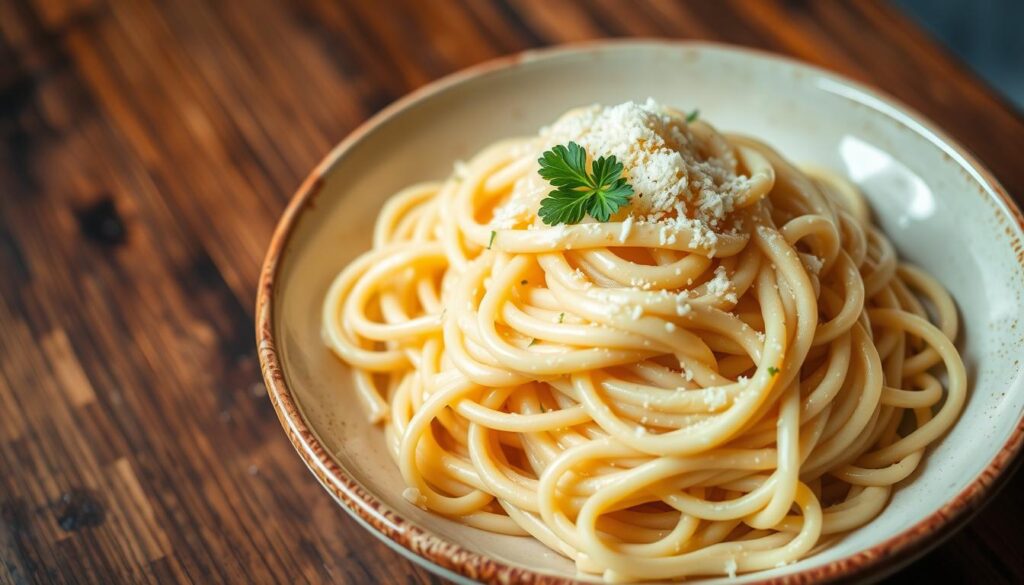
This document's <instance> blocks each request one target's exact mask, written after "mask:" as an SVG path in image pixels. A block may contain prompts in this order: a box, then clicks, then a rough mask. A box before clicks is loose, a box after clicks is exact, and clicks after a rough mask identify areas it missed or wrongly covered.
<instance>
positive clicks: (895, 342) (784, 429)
mask: <svg viewBox="0 0 1024 585" xmlns="http://www.w3.org/2000/svg"><path fill="white" fill-rule="evenodd" d="M542 209H544V210H545V211H544V213H543V214H542V213H541V210H542ZM323 331H324V339H325V341H326V343H327V345H328V346H329V347H330V348H331V349H332V350H333V351H334V352H335V353H336V354H337V355H338V356H339V357H340V358H341V359H342V360H344V361H345V362H347V363H348V364H350V365H351V369H352V376H353V382H354V383H353V384H351V385H349V384H345V383H342V382H341V381H339V382H338V388H339V390H338V398H337V399H338V401H339V402H344V401H349V400H351V399H352V390H354V393H355V394H356V395H358V397H359V399H360V400H361V401H362V402H363V404H364V405H365V407H366V410H367V412H368V415H369V416H370V418H371V419H372V420H373V421H375V422H379V423H380V424H381V425H382V426H383V429H384V433H383V435H384V438H383V440H385V441H387V445H388V448H389V450H390V453H391V455H392V457H393V458H394V461H395V464H396V465H397V466H398V468H399V469H400V471H401V475H402V477H403V478H404V481H405V483H406V488H405V491H404V492H403V496H404V497H405V498H406V499H408V500H409V501H411V502H412V503H414V504H415V505H417V506H420V507H422V508H424V509H426V510H430V511H431V512H434V513H436V514H440V515H443V516H446V517H448V518H451V519H453V520H455V521H458V522H462V523H465V524H468V525H470V526H474V527H477V528H479V529H481V530H486V531H490V532H497V533H502V534H509V535H522V536H527V535H528V536H532V537H533V538H535V539H536V540H538V541H540V542H541V543H543V544H544V545H546V546H547V547H549V548H550V549H552V550H554V551H556V552H558V553H560V554H562V555H564V556H566V557H567V558H569V559H571V560H572V561H574V562H575V564H576V567H577V569H578V571H580V572H581V573H584V574H594V575H599V576H601V577H603V578H604V579H605V580H607V581H609V582H626V581H644V580H671V579H682V578H685V577H690V576H699V575H735V574H737V573H746V572H750V571H757V570H763V569H769V568H772V567H778V566H782V565H785V564H788V563H792V562H795V561H797V560H799V559H801V558H803V557H805V556H808V555H810V554H812V553H814V552H815V551H817V550H819V549H820V548H821V547H824V546H827V545H828V544H829V542H830V541H831V540H833V539H835V538H836V537H837V536H839V535H841V534H843V533H844V532H847V531H849V530H852V529H854V528H857V527H859V526H861V525H864V524H865V523H868V522H870V521H871V520H872V519H873V518H874V517H875V516H877V515H878V514H879V513H880V512H881V511H882V509H883V508H884V507H885V506H886V504H887V502H888V501H889V499H890V497H891V495H892V493H893V490H894V489H896V487H897V485H898V484H899V483H900V482H901V481H902V480H904V479H906V478H908V477H909V476H910V475H911V474H912V473H913V472H914V470H915V468H917V466H918V465H919V464H920V463H921V461H922V459H923V458H924V457H925V456H926V450H927V448H928V446H929V445H930V444H931V443H932V442H934V441H935V440H937V439H938V438H939V437H941V436H942V435H943V433H944V432H945V431H946V430H948V429H949V428H950V426H951V425H953V424H954V423H955V421H956V419H957V416H958V415H959V413H960V410H961V408H962V406H963V404H964V401H965V398H966V395H967V380H966V374H965V371H964V366H963V363H962V361H961V358H960V355H959V353H958V352H957V349H956V348H955V346H954V345H953V342H952V340H953V339H954V338H955V337H956V335H957V313H956V308H955V306H954V304H953V301H952V299H951V298H950V296H949V294H948V293H947V292H946V291H945V290H944V289H943V287H942V286H941V285H940V284H939V283H938V282H937V281H936V280H935V279H934V278H932V277H931V276H930V275H928V274H926V273H925V272H924V271H922V270H920V269H918V268H915V267H913V266H911V265H909V264H906V263H903V262H900V260H899V259H898V258H897V255H896V252H895V250H894V249H893V246H892V244H891V243H890V242H889V240H888V239H887V238H886V236H885V234H883V233H882V232H881V231H880V230H879V229H878V228H877V227H876V226H875V225H874V224H873V223H872V219H871V216H870V213H869V209H868V206H867V205H866V203H865V201H864V199H863V197H862V195H861V193H860V192H858V190H857V188H856V187H855V186H854V185H852V184H851V183H849V182H847V181H846V180H844V179H842V178H841V177H839V176H837V175H835V174H831V173H828V172H825V171H817V170H815V171H811V170H801V169H800V168H798V167H796V166H794V164H793V163H791V162H789V161H787V160H786V159H785V158H783V157H782V156H781V155H780V154H779V153H777V152H775V151H774V150H773V149H772V148H771V147H769V146H767V145H765V144H763V143H761V142H759V141H757V140H755V139H753V138H750V137H745V136H740V135H732V134H722V133H719V132H717V131H716V130H715V129H714V128H713V127H712V126H711V125H710V124H708V123H707V122H705V121H704V120H703V119H702V118H700V116H699V115H698V114H697V113H696V112H693V113H690V114H689V115H687V114H685V113H682V112H679V111H676V110H673V109H670V108H667V107H664V106H661V105H659V104H657V103H655V102H654V101H652V100H648V101H647V102H646V103H635V102H627V103H624V104H620V105H616V106H610V107H603V106H591V107H585V108H579V109H576V110H572V111H570V112H568V113H566V114H565V115H564V116H563V117H562V118H560V119H559V120H557V121H556V122H555V123H554V124H552V125H551V126H549V127H546V128H543V129H541V131H540V133H539V134H538V135H536V136H533V137H529V138H520V139H512V140H506V141H502V142H499V143H496V144H494V145H492V146H489V147H487V148H485V149H484V150H483V151H482V152H480V153H479V154H477V155H476V156H475V157H473V158H472V159H471V160H469V161H468V162H465V163H457V164H456V165H455V170H454V172H453V173H452V174H451V176H450V177H449V178H447V179H446V180H444V181H442V182H434V183H424V184H419V185H414V186H412V187H409V188H407V189H405V190H403V191H401V192H400V193H398V194H396V195H394V196H393V197H391V198H390V199H389V200H388V201H387V203H386V205H385V206H384V208H383V209H382V211H381V213H380V216H379V218H378V220H377V223H376V226H375V231H374V235H373V248H372V249H371V250H370V251H368V252H366V253H365V254H363V255H362V256H360V257H358V258H357V259H356V260H354V261H353V262H352V263H351V264H350V265H349V266H348V267H346V268H345V269H344V270H343V271H342V272H341V274H339V275H338V276H337V277H336V279H335V280H334V282H333V284H332V285H331V287H330V289H329V291H328V293H327V295H326V299H325V301H324V305H323Z"/></svg>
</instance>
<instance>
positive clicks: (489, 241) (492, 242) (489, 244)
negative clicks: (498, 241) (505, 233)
mask: <svg viewBox="0 0 1024 585" xmlns="http://www.w3.org/2000/svg"><path fill="white" fill-rule="evenodd" d="M496 235H498V232H496V231H494V230H491V239H489V240H487V249H488V250H490V249H491V246H493V245H494V236H496Z"/></svg>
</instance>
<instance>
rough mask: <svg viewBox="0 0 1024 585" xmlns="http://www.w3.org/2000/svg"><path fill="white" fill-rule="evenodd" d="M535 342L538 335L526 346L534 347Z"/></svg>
mask: <svg viewBox="0 0 1024 585" xmlns="http://www.w3.org/2000/svg"><path fill="white" fill-rule="evenodd" d="M534 343H537V338H536V337H534V338H533V339H531V340H530V343H527V344H526V347H533V344H534Z"/></svg>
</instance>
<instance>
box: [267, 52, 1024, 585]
mask: <svg viewBox="0 0 1024 585" xmlns="http://www.w3.org/2000/svg"><path fill="white" fill-rule="evenodd" d="M659 45H660V46H665V47H670V48H693V49H700V48H705V47H708V48H716V49H727V50H731V51H734V52H738V53H748V54H752V55H756V56H758V57H769V58H771V59H773V60H777V61H783V62H785V63H787V64H790V65H798V66H800V67H803V68H807V69H810V70H812V71H814V72H815V73H817V74H820V75H824V76H826V77H829V78H832V79H837V80H838V81H841V82H842V83H843V84H844V85H847V86H849V87H852V88H854V89H856V90H857V91H859V92H862V93H863V94H865V95H868V96H873V97H875V98H878V99H880V100H881V101H883V102H887V103H888V104H891V105H894V106H895V107H896V108H897V109H898V110H899V111H900V112H902V113H903V114H905V115H907V116H909V118H910V119H912V120H913V121H914V122H915V123H916V124H919V125H920V126H921V127H922V128H923V129H924V130H926V131H928V132H930V133H932V134H933V135H934V136H935V137H936V138H938V140H939V141H941V143H942V144H944V145H946V146H947V147H948V148H950V149H952V150H953V151H954V152H955V153H956V154H957V155H959V157H960V158H961V160H960V161H957V162H958V164H961V165H962V166H966V167H967V168H968V170H970V171H973V172H974V173H976V174H977V176H978V178H980V179H981V180H982V181H983V183H985V184H986V185H987V186H988V187H989V188H990V189H991V190H992V191H993V192H995V194H996V195H997V196H998V197H999V199H1001V200H1002V202H1003V203H1004V205H1005V206H1006V208H1007V210H1008V211H1009V213H1010V215H1011V216H1012V217H1013V219H1014V221H1015V222H1016V224H1017V226H1018V228H1020V229H1021V230H1024V215H1022V214H1021V211H1020V209H1019V208H1018V207H1017V205H1016V203H1015V202H1014V201H1013V200H1012V199H1011V198H1010V197H1009V196H1008V195H1007V193H1006V191H1005V189H1003V188H1002V186H1001V185H1000V184H999V182H998V181H997V180H996V179H995V177H994V176H992V174H991V173H990V172H989V171H988V170H987V169H985V167H983V166H982V165H981V164H980V163H979V162H978V161H977V160H976V159H975V158H974V156H973V155H971V154H970V153H969V152H967V151H966V150H965V149H964V148H963V147H961V146H960V145H959V144H957V143H956V142H955V141H954V140H952V139H951V138H950V137H949V136H948V135H946V133H945V132H943V131H942V130H940V129H939V128H938V127H937V126H936V125H935V124H933V123H932V122H930V121H929V120H928V119H927V118H925V117H924V116H922V115H921V114H920V113H918V112H917V111H916V110H914V109H913V108H910V107H908V106H907V105H906V104H904V103H902V102H901V101H899V100H897V99H895V98H893V97H891V96H889V95H888V94H885V93H883V92H881V91H879V90H877V89H874V88H869V87H867V86H865V85H863V84H861V83H858V82H855V81H853V80H850V79H848V78H846V77H844V76H842V75H839V74H837V73H834V72H831V71H828V70H826V69H822V68H820V67H816V66H814V65H810V64H807V63H804V62H802V61H799V60H797V59H793V58H789V57H786V56H782V55H777V54H774V53H770V52H767V51H761V50H758V49H750V48H746V47H735V46H732V45H727V44H720V43H709V42H687V41H671V40H663V39H654V40H650V39H628V40H621V41H609V40H601V41H592V42H586V43H576V44H571V45H562V46H558V47H551V48H544V49H531V50H528V51H523V52H521V53H517V54H513V55H508V56H504V57H499V58H497V59H493V60H490V61H486V62H483V63H480V64H477V65H474V66H472V67H469V68H467V69H463V70H461V71H458V72H455V73H452V74H450V75H447V76H445V77H442V78H441V79H438V80H436V81H434V82H431V83H429V84H427V85H425V86H423V87H420V88H418V89H416V90H414V91H412V92H411V93H409V94H407V95H405V96H403V97H402V98H400V99H398V100H397V101H395V102H393V103H391V104H390V105H388V106H387V107H385V108H384V109H382V110H381V111H380V112H378V113H376V114H375V115H373V116H372V117H370V118H369V119H368V120H367V121H365V122H363V123H362V124H361V125H360V126H359V127H357V128H356V129H355V130H354V131H353V132H352V133H351V134H349V135H348V136H347V137H346V138H345V139H344V140H342V141H341V142H340V143H339V144H338V145H337V146H335V147H334V148H333V149H332V150H331V152H330V153H329V154H328V155H327V156H326V157H325V158H324V159H323V160H322V161H321V162H320V164H318V165H317V167H316V168H315V169H314V170H313V171H312V172H311V173H310V175H309V176H308V177H307V178H306V180H305V181H304V182H303V183H302V185H301V186H300V187H299V189H298V191H296V193H295V195H294V196H293V197H292V199H291V202H290V203H289V204H288V207H287V208H286V209H285V211H284V214H283V215H282V216H281V219H280V221H279V223H278V225H277V228H276V229H275V230H274V235H273V237H272V238H271V241H270V247H269V249H268V250H267V255H266V258H265V260H264V262H263V268H262V270H261V273H260V279H259V284H258V290H257V297H256V343H257V349H258V352H259V358H260V366H261V371H262V373H263V379H264V381H265V382H266V386H267V393H268V395H269V396H270V400H271V402H272V403H273V405H274V409H275V410H276V411H277V415H278V418H279V419H280V421H281V425H282V426H283V427H284V430H285V432H286V433H287V434H288V438H289V440H291V442H292V445H293V446H294V447H295V450H296V451H298V453H299V455H300V456H301V457H302V459H303V460H304V461H305V463H306V465H307V467H309V469H310V471H312V472H313V474H314V475H315V476H316V477H317V479H318V480H319V481H320V483H321V484H322V485H323V486H324V487H325V488H326V489H327V490H328V491H329V492H330V493H331V494H332V495H333V496H334V497H335V499H337V500H338V501H339V502H340V503H341V504H342V505H343V506H344V507H345V508H346V509H347V511H348V512H350V513H352V514H354V515H355V516H357V519H361V520H362V521H365V523H367V524H368V525H369V526H370V527H372V528H373V529H374V530H375V531H376V532H377V534H376V536H378V537H380V538H382V539H383V540H385V542H386V543H387V544H389V545H390V546H392V547H393V548H394V547H400V548H401V549H405V551H406V553H407V555H406V556H409V558H415V557H418V559H419V560H420V561H425V562H426V563H427V564H426V565H425V566H428V565H434V566H435V567H429V566H428V568H432V569H433V568H440V569H442V570H447V571H450V572H452V573H455V574H456V575H458V576H462V577H464V578H468V579H473V580H478V581H482V582H486V583H510V582H515V583H527V584H529V583H532V584H544V585H555V584H558V585H568V584H570V583H578V582H579V581H576V580H575V579H572V578H567V577H562V576H559V575H552V574H549V573H542V572H539V571H535V570H531V569H528V568H525V567H520V566H516V565H512V564H509V563H506V562H503V561H500V560H497V559H494V558H491V557H488V556H486V555H482V554H479V553H476V552H473V551H471V550H468V549H466V548H463V547H461V546H459V545H457V544H455V543H453V542H449V541H447V540H445V539H443V538H441V537H440V536H438V535H436V534H434V533H432V532H430V531H429V530H426V529H425V528H423V527H421V526H419V525H417V524H415V523H413V522H411V521H409V520H407V519H405V518H404V517H402V516H401V515H400V514H399V513H397V512H396V511H395V510H393V509H392V508H390V507H389V506H387V505H386V504H384V503H383V502H382V501H381V500H379V499H378V498H377V497H376V496H374V495H373V494H371V493H370V492H369V491H367V490H366V489H365V488H364V487H363V486H362V485H360V484H359V482H357V481H356V480H355V479H353V478H352V477H350V476H349V475H347V474H346V473H345V471H344V470H343V469H341V467H340V466H339V465H338V464H337V463H336V462H335V461H334V459H333V458H332V457H331V456H330V455H329V454H328V452H327V450H326V449H325V448H324V446H323V445H322V444H321V443H320V440H319V438H318V437H317V436H316V434H315V433H314V432H313V431H312V430H311V429H310V428H309V427H308V426H307V424H306V421H305V420H304V419H303V417H302V415H301V413H300V411H299V408H298V405H297V404H296V402H295V399H294V397H293V396H292V392H291V390H290V389H289V388H288V384H287V382H286V381H285V378H284V374H283V372H282V369H281V362H280V360H279V359H278V355H277V349H276V343H275V340H274V327H273V325H272V322H273V293H274V283H275V280H276V277H277V269H278V266H279V264H280V262H281V259H282V256H283V253H284V249H285V246H286V245H287V244H288V241H289V238H290V237H291V234H292V232H293V230H294V228H295V226H296V224H297V221H298V218H299V216H300V214H301V212H302V211H303V210H304V209H305V208H306V207H307V206H308V205H309V204H310V203H311V202H312V201H313V200H314V199H315V198H316V195H317V193H318V192H319V190H320V188H321V187H322V185H323V176H324V175H325V174H326V173H327V172H328V171H329V170H330V169H331V167H332V166H333V165H334V164H335V162H336V161H337V160H338V159H339V158H340V157H341V155H342V154H344V153H345V152H346V151H347V150H348V149H349V148H351V147H352V146H353V145H354V144H355V143H356V142H358V141H359V140H360V139H361V138H362V137H363V136H364V135H366V134H367V133H368V132H370V131H371V130H373V129H374V128H376V127H378V126H380V125H381V124H383V123H384V122H386V121H387V120H389V119H390V118H392V117H393V116H394V115H396V114H397V113H398V112H400V111H402V110H404V109H405V108H406V107H408V106H410V105H412V104H414V103H416V102H418V101H420V100H422V99H424V98H426V97H428V96H431V95H434V94H436V93H439V92H442V91H445V90H447V89H449V88H451V87H453V86H455V85H457V84H459V83H461V82H463V81H466V80H468V79H471V78H473V77H477V76H479V75H484V74H488V73H493V72H496V71H499V70H504V69H506V68H511V67H515V66H517V65H519V64H520V63H522V62H524V61H532V60H535V59H538V58H549V57H554V56H558V55H561V54H564V53H573V52H577V53H586V52H594V51H600V50H605V49H608V48H612V47H621V46H659ZM926 137H927V136H926ZM936 145H937V146H940V144H938V143H936ZM1018 259H1019V258H1018ZM1022 445H1024V416H1022V417H1021V419H1019V420H1018V421H1017V425H1016V428H1015V429H1014V431H1013V432H1012V433H1011V435H1010V437H1009V439H1008V440H1007V441H1006V443H1005V444H1003V446H1002V448H1000V450H999V452H998V453H997V454H996V455H995V457H993V458H992V460H991V461H990V462H989V463H988V465H987V466H986V467H985V469H984V470H982V472H981V473H979V474H978V475H977V476H976V477H975V478H974V479H973V480H972V481H971V483H970V484H969V485H967V487H965V488H964V489H963V490H962V491H961V492H960V493H959V494H957V495H956V496H955V497H953V498H952V499H951V500H949V501H948V502H946V504H944V505H943V506H942V507H941V508H939V509H938V510H936V511H935V512H933V513H931V514H930V515H929V516H928V517H926V518H924V519H923V520H921V521H919V522H918V523H916V524H914V525H913V526H910V527H908V528H907V529H905V530H904V531H902V532H900V533H899V534H897V535H895V536H893V537H890V538H889V539H887V540H885V541H883V542H881V543H879V544H876V545H875V546H872V547H871V548H868V549H866V550H863V551H860V552H858V553H855V554H852V555H849V556H847V557H844V558H842V559H838V560H836V561H832V562H830V563H826V564H824V565H821V566H817V567H809V568H807V569H803V570H801V571H799V572H796V573H790V574H787V575H778V576H773V577H771V578H768V579H765V580H763V581H761V582H762V583H772V584H783V583H787V584H789V583H810V582H823V581H845V580H854V579H865V578H872V579H877V578H881V577H882V576H883V575H885V574H888V573H891V572H893V571H895V570H897V569H899V568H900V567H902V566H903V565H905V564H907V563H909V562H910V561H912V560H913V559H915V558H916V557H918V556H920V555H922V554H924V553H925V552H926V551H928V550H929V549H931V548H932V547H934V546H937V545H938V544H939V543H940V542H942V540H944V539H945V538H947V537H949V536H951V535H952V534H953V533H954V532H955V531H956V530H957V529H959V528H960V527H962V526H963V525H964V524H966V523H967V521H968V520H970V518H971V517H972V516H973V515H974V514H976V513H977V512H978V510H980V509H981V507H982V505H983V504H984V503H986V502H987V501H988V500H989V499H990V498H991V497H992V496H993V495H995V493H996V492H997V491H998V490H999V488H1001V487H1002V486H1003V485H1004V484H1005V483H1006V481H1007V480H1008V479H1009V477H1010V476H1011V475H1012V474H1011V473H1010V472H1011V470H1012V468H1013V467H1014V466H1015V465H1016V463H1017V459H1018V457H1017V456H1018V454H1019V453H1020V451H1021V448H1022ZM943 528H946V530H943ZM388 541H390V542H388Z"/></svg>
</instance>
